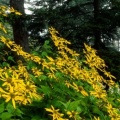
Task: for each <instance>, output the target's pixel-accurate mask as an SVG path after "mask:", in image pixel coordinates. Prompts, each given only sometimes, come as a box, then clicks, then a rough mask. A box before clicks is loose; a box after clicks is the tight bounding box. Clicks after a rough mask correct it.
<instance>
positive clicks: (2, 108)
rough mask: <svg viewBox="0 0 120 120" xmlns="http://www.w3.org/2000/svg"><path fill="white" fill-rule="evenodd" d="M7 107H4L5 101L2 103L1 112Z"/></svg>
mask: <svg viewBox="0 0 120 120" xmlns="http://www.w3.org/2000/svg"><path fill="white" fill-rule="evenodd" d="M4 109H5V107H4V103H2V104H0V113H2V112H3V111H4Z"/></svg>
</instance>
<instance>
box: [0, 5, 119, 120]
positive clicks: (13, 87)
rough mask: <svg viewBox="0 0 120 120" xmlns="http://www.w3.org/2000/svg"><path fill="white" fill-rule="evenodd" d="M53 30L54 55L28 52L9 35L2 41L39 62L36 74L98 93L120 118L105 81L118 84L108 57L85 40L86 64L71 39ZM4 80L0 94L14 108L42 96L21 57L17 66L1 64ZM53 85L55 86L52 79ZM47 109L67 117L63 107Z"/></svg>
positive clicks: (58, 116) (80, 90)
mask: <svg viewBox="0 0 120 120" xmlns="http://www.w3.org/2000/svg"><path fill="white" fill-rule="evenodd" d="M0 9H1V11H3V12H1V13H0V14H2V15H4V14H5V11H6V10H7V8H6V7H2V6H1V7H0ZM10 11H11V12H15V13H16V11H14V10H13V8H10ZM16 14H19V13H16ZM6 15H7V14H6ZM6 15H4V16H6ZM0 29H2V30H3V31H4V32H5V33H6V30H5V28H4V26H3V25H2V23H0ZM49 30H50V33H51V38H52V40H53V42H54V44H55V46H56V47H57V48H58V51H57V52H58V54H57V55H56V57H55V58H54V59H53V58H52V57H50V56H46V58H40V57H39V56H35V55H32V54H29V53H27V52H24V51H23V50H22V47H20V46H19V45H17V44H15V42H14V41H11V40H9V39H6V38H5V37H4V36H0V41H1V42H3V43H4V44H5V45H6V46H7V47H8V48H10V49H11V51H14V52H16V53H17V55H20V56H23V58H24V59H25V60H26V61H33V62H36V63H37V64H38V65H39V67H33V68H32V69H31V70H32V73H33V74H34V76H35V77H36V78H37V77H40V76H41V75H44V74H45V75H47V77H48V78H51V79H54V80H55V81H54V82H61V81H62V82H64V84H65V85H66V86H67V87H68V88H72V89H74V90H75V91H76V92H78V93H80V95H81V96H82V97H84V98H87V97H88V96H94V97H95V98H97V99H99V100H100V101H101V102H103V105H104V106H105V108H106V109H107V111H108V114H109V116H110V117H111V119H112V120H115V119H116V120H119V119H120V115H119V114H118V110H117V109H115V108H113V107H112V105H111V104H110V103H109V101H108V100H107V97H108V95H107V92H106V90H105V89H104V85H103V83H106V84H108V85H109V86H110V87H112V86H114V85H115V83H114V81H113V79H115V77H114V76H112V75H111V74H110V73H109V72H107V71H106V70H105V67H106V65H105V63H104V61H103V60H102V59H101V58H100V57H99V56H97V55H96V50H94V49H93V48H91V47H90V46H88V45H86V44H85V49H84V53H85V57H86V60H85V62H84V64H85V65H86V66H87V67H86V66H85V65H84V66H82V63H80V62H79V57H80V56H79V54H78V53H77V52H75V51H74V50H71V49H70V48H68V47H67V45H68V44H71V43H70V42H68V41H67V40H65V39H64V38H61V37H59V36H57V34H59V33H58V32H57V31H56V30H55V29H54V28H50V29H49ZM88 66H89V67H88ZM45 70H46V71H47V72H46V73H44V71H45ZM98 70H99V71H101V72H102V73H103V74H104V75H105V76H106V77H107V80H106V79H104V78H103V77H102V76H100V75H99V72H98ZM56 72H60V73H62V74H63V76H64V78H63V79H64V80H61V78H59V77H56ZM0 80H1V82H2V85H1V86H0V97H1V98H4V99H5V101H6V102H9V101H11V102H12V104H13V106H14V108H15V107H16V103H18V104H25V105H26V104H27V103H31V102H32V99H41V96H40V95H39V94H38V93H37V87H36V85H35V84H34V82H33V80H32V78H31V76H30V73H29V72H28V70H27V68H26V66H24V65H23V64H22V62H21V61H18V66H17V67H14V66H13V67H9V66H8V67H4V68H0ZM79 82H82V83H83V84H84V83H85V84H88V85H89V86H90V87H91V89H90V90H87V89H84V86H82V85H78V84H77V83H79ZM50 85H51V86H52V87H53V85H52V84H51V83H50ZM66 86H65V87H66ZM45 109H46V111H48V112H50V113H51V114H50V116H52V119H53V120H67V119H66V118H64V117H63V116H64V114H62V113H60V112H59V109H57V110H56V109H55V108H54V107H53V106H51V108H45ZM67 115H69V118H71V119H74V120H75V119H76V117H75V116H76V115H78V112H77V111H72V110H71V111H67ZM94 119H96V120H99V119H100V118H99V117H98V118H96V117H94Z"/></svg>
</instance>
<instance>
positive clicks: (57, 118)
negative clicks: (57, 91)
mask: <svg viewBox="0 0 120 120" xmlns="http://www.w3.org/2000/svg"><path fill="white" fill-rule="evenodd" d="M45 110H46V111H48V112H51V114H49V115H50V116H52V120H68V119H65V118H63V116H64V114H62V113H60V112H59V109H57V110H56V109H55V108H54V107H53V106H52V105H51V108H45Z"/></svg>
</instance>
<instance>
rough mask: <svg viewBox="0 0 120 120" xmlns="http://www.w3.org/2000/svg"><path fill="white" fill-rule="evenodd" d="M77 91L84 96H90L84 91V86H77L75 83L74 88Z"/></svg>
mask: <svg viewBox="0 0 120 120" xmlns="http://www.w3.org/2000/svg"><path fill="white" fill-rule="evenodd" d="M72 87H73V88H74V89H75V90H76V91H78V92H80V93H81V94H82V95H84V96H88V93H87V92H86V91H85V90H84V89H83V87H82V86H77V84H75V83H74V82H73V86H72Z"/></svg>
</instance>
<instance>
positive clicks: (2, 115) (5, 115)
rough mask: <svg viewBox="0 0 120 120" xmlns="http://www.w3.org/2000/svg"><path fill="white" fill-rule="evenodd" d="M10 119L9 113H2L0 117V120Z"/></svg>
mask: <svg viewBox="0 0 120 120" xmlns="http://www.w3.org/2000/svg"><path fill="white" fill-rule="evenodd" d="M11 117H12V114H11V113H9V112H4V113H2V114H1V115H0V118H1V119H2V120H10V118H11Z"/></svg>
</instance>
